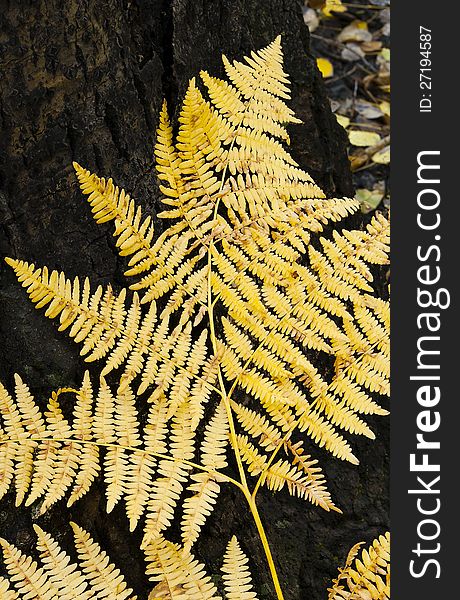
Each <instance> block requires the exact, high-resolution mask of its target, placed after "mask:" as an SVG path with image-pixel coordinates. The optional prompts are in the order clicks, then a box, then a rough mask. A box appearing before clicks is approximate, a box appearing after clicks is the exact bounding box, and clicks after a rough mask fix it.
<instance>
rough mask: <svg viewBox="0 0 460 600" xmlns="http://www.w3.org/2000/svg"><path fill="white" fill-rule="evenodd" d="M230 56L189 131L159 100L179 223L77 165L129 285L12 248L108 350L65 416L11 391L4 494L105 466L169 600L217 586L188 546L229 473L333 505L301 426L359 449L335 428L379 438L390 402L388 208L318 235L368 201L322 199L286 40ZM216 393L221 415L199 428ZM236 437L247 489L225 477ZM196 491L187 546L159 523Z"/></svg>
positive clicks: (78, 333) (195, 88)
mask: <svg viewBox="0 0 460 600" xmlns="http://www.w3.org/2000/svg"><path fill="white" fill-rule="evenodd" d="M223 61H224V67H225V71H226V74H227V79H228V80H229V81H222V80H220V79H216V78H213V77H210V76H209V75H208V74H207V73H205V72H203V73H202V74H201V81H202V83H203V84H204V88H205V89H204V91H201V90H200V89H199V85H198V82H197V81H196V80H192V81H191V82H190V85H189V87H188V89H187V91H186V94H185V99H184V102H183V106H182V108H181V110H180V112H179V123H178V127H177V134H176V133H175V131H174V130H173V127H172V125H171V122H170V119H169V116H168V112H167V108H166V104H164V105H163V108H162V110H161V114H160V119H159V126H158V131H157V141H156V145H155V160H156V169H157V174H158V177H159V179H160V190H161V193H162V195H163V198H162V200H163V203H164V204H165V210H163V212H161V213H160V214H159V215H158V216H159V217H160V218H162V219H169V221H170V222H171V225H170V226H169V227H168V228H167V229H166V230H165V231H164V233H162V234H161V235H159V236H158V237H156V239H154V230H153V225H152V219H151V217H150V216H145V215H144V212H143V210H142V209H141V208H140V207H139V206H137V205H136V204H135V202H134V201H133V200H132V199H131V198H130V196H129V195H128V194H127V193H126V192H124V191H123V190H121V189H119V188H118V187H116V186H115V185H114V183H113V182H112V180H110V179H109V180H106V179H103V178H99V177H97V176H96V175H93V174H91V173H90V172H89V171H86V170H85V169H83V168H82V167H80V166H79V165H77V164H75V169H76V171H77V176H78V179H79V181H80V185H81V188H82V191H83V193H84V194H85V195H87V196H88V201H89V204H90V206H91V208H92V212H93V215H94V217H95V219H96V221H97V222H100V223H103V222H106V221H114V224H115V233H114V235H115V237H116V245H117V247H118V249H119V251H120V254H121V255H122V256H128V257H129V259H128V261H129V262H128V268H127V271H126V275H127V276H134V277H136V280H135V282H134V283H133V284H132V285H131V289H132V290H133V291H134V293H133V295H132V299H130V300H127V298H126V290H122V291H121V292H120V293H119V294H115V293H114V292H113V291H112V289H111V288H110V287H108V288H106V289H105V290H103V289H102V287H98V288H97V289H96V291H95V292H92V291H91V289H90V286H89V283H88V281H87V280H85V282H84V283H83V284H81V283H80V281H79V280H78V278H76V279H75V280H74V281H70V280H69V279H67V278H66V277H65V275H64V274H63V273H58V272H57V271H53V272H52V273H49V272H48V270H47V269H46V267H45V268H43V269H37V268H35V266H34V265H33V264H28V263H25V262H23V261H19V260H13V259H8V263H9V264H10V265H11V266H12V267H13V269H14V270H15V272H16V275H17V276H18V279H19V280H20V281H21V283H22V284H23V286H24V287H26V288H27V291H28V293H29V296H30V297H31V299H32V301H33V302H34V303H35V304H36V305H37V308H41V307H46V313H45V314H46V315H47V316H49V317H50V318H55V317H59V319H60V329H61V330H62V329H66V328H69V329H70V336H71V337H73V338H75V340H76V341H78V342H83V349H82V354H83V355H84V356H86V360H96V359H104V360H103V363H102V369H101V378H100V384H99V389H98V391H97V393H96V392H95V393H93V391H92V388H91V383H90V381H89V378H88V377H86V379H85V380H84V382H83V385H82V387H81V389H80V390H79V391H76V392H74V393H75V395H76V405H75V409H74V413H73V417H72V419H69V420H67V419H66V418H65V416H64V414H63V412H62V410H61V408H60V405H59V393H61V392H59V393H56V394H54V395H52V397H51V399H50V401H49V403H48V407H47V411H46V413H45V414H44V415H42V414H41V412H40V411H39V409H38V407H37V406H36V404H35V402H34V401H33V398H31V396H30V394H29V392H28V390H26V389H25V388H24V386H23V385H22V384H19V383H17V391H16V399H15V400H13V399H12V398H11V397H10V396H9V395H8V393H7V392H6V390H5V389H4V388H0V406H1V411H2V424H1V427H2V429H1V430H0V432H1V436H2V437H1V439H0V468H1V469H2V470H3V471H2V472H0V494H1V493H5V492H6V491H7V490H8V489H9V487H11V486H12V485H13V482H14V485H15V487H16V502H17V503H18V504H19V503H21V502H23V501H24V500H25V501H26V502H27V503H31V502H34V501H36V500H40V501H42V506H41V510H42V511H43V510H46V509H47V508H48V507H49V506H51V504H53V503H54V502H56V501H57V500H58V499H60V498H62V497H63V496H64V495H65V494H67V492H68V491H69V490H70V495H69V499H68V503H69V505H70V504H72V503H73V502H75V501H76V500H77V499H79V498H80V497H81V496H82V495H84V494H85V493H86V492H87V491H88V489H89V488H90V486H91V484H92V482H93V480H94V479H95V477H96V475H97V474H98V472H99V469H100V468H101V467H100V465H102V467H103V478H104V482H105V484H106V494H107V510H108V511H109V512H110V511H111V510H112V509H113V507H114V506H115V505H116V504H117V503H118V502H120V500H122V501H124V502H125V504H126V513H127V516H128V519H129V524H130V529H131V530H132V529H134V528H135V527H136V525H137V523H138V522H139V520H140V519H141V517H142V516H143V515H144V513H145V526H144V537H143V549H145V550H146V552H150V553H151V554H150V556H151V558H152V560H151V562H152V564H154V565H155V566H154V567H152V569H153V570H152V574H153V575H154V577H156V581H158V583H159V585H158V586H157V588H156V591H154V597H158V598H160V597H165V598H172V597H177V598H192V599H193V598H207V597H213V596H212V594H214V591H211V590H213V588H212V587H209V588H206V585H205V586H204V587H202V584H201V583H199V582H200V580H201V571H200V569H201V567H196V565H195V563H194V562H193V558H192V557H191V555H190V548H191V547H192V545H193V543H194V542H195V541H196V539H197V537H198V535H199V532H200V529H201V527H202V526H203V524H204V522H205V519H206V518H207V516H208V515H209V514H210V512H211V511H212V509H213V506H214V503H215V501H216V498H217V495H218V493H219V489H220V483H221V482H222V481H224V480H227V481H232V482H233V483H235V482H236V484H237V486H238V487H242V488H243V489H244V490H245V492H247V493H248V494H251V493H253V494H254V496H255V493H256V492H257V490H258V488H259V486H260V485H261V484H264V485H265V486H266V487H268V488H269V489H271V490H280V489H282V488H288V490H289V492H290V493H291V494H292V495H296V496H299V497H302V498H306V499H308V500H309V501H311V502H312V503H313V504H316V505H319V506H321V507H322V508H324V509H326V510H338V509H337V508H336V507H335V505H334V503H333V502H332V500H331V497H330V494H329V492H328V491H327V489H326V486H325V480H324V477H323V474H322V472H321V470H320V468H319V467H318V466H317V462H316V460H315V459H314V458H312V456H310V454H307V453H305V452H304V449H303V445H302V439H301V434H302V433H306V434H307V435H308V437H309V438H310V439H311V440H312V441H313V442H315V443H316V444H317V445H318V446H320V447H323V448H325V449H326V450H327V451H329V452H330V453H332V454H333V455H335V456H337V457H339V458H341V459H343V460H348V461H350V462H352V463H354V464H357V462H358V460H357V458H356V457H355V456H354V454H353V451H352V448H351V446H350V443H349V442H348V440H347V439H346V438H345V437H344V436H343V435H342V433H341V430H344V431H346V432H350V433H354V434H357V435H366V436H368V437H369V438H372V437H373V436H374V434H373V433H372V431H371V430H370V428H369V427H368V425H367V424H366V423H365V421H364V418H363V415H366V414H386V411H385V410H384V409H382V408H381V407H380V406H379V405H378V403H377V401H376V399H375V395H376V394H387V393H388V390H389V335H388V326H389V310H388V303H387V302H385V301H383V300H381V299H379V298H377V297H376V292H375V290H374V287H373V273H375V268H374V267H373V266H372V265H383V264H386V262H387V255H388V230H389V223H388V221H387V219H386V218H385V217H384V216H383V215H380V214H376V215H375V216H374V217H373V219H372V220H371V222H370V224H369V225H368V226H367V228H366V229H365V230H364V231H361V230H354V231H346V230H344V229H342V230H339V229H337V228H336V229H337V230H335V231H334V233H333V234H332V236H331V235H328V236H327V237H326V236H325V235H323V237H321V238H319V235H320V234H323V233H324V230H325V226H326V225H327V226H332V225H334V224H335V223H338V222H340V221H342V220H343V219H344V218H346V217H347V216H348V215H351V214H353V213H354V212H356V210H358V208H359V206H358V203H357V201H356V200H353V199H347V198H344V199H337V198H332V199H327V198H325V195H324V193H323V191H322V190H321V189H320V188H319V187H317V186H316V184H315V183H314V181H313V180H312V178H311V177H310V175H309V174H308V173H306V172H305V171H303V170H302V169H301V168H300V166H299V165H298V164H297V163H296V161H295V160H294V159H293V158H292V156H291V155H290V153H289V152H288V150H287V149H286V147H285V145H283V143H284V142H286V141H288V140H289V136H288V133H287V129H286V124H289V123H296V122H298V120H297V119H296V118H295V116H294V114H293V112H292V110H291V109H290V108H289V107H288V106H287V105H286V103H285V100H287V99H288V98H289V80H288V77H287V75H286V74H285V73H284V71H283V57H282V50H281V43H280V39H279V38H277V39H276V40H275V41H274V42H273V43H272V44H270V45H269V46H268V47H266V48H264V49H262V50H260V51H258V52H253V53H252V54H251V56H250V57H248V58H246V59H245V62H244V63H242V62H238V61H233V62H230V61H228V60H227V59H226V58H225V57H224V59H223ZM114 371H118V373H117V374H116V378H117V382H118V387H117V389H116V391H114V390H112V388H111V387H110V386H109V385H108V383H107V379H106V378H108V376H109V374H110V378H111V379H112V378H114V377H115V375H114V373H113V372H114ZM136 380H137V384H136V387H135V382H136ZM21 386H22V387H21ZM144 393H147V394H146V400H147V408H148V414H146V415H145V417H146V420H145V425H144V426H143V427H141V419H140V415H139V409H141V411H142V406H140V405H141V403H142V400H143V399H142V398H140V399H139V401H138V396H140V395H142V394H144ZM211 399H212V400H213V402H214V406H217V410H216V411H215V412H214V416H213V417H212V418H211V419H210V421H209V422H208V423H207V425H206V424H205V425H203V427H202V428H201V427H199V424H200V421H201V420H202V419H203V418H204V416H205V412H206V413H207V412H208V411H207V410H205V409H206V405H207V403H208V402H210V401H211ZM209 413H210V414H212V411H211V410H210V411H209ZM140 414H141V415H142V416H143V417H144V415H143V412H141V413H140ZM142 421H143V419H142ZM198 431H199V434H198V436H197V432H198ZM197 439H203V441H202V443H201V444H200V445H198V444H197ZM228 439H230V440H231V444H232V446H233V450H234V452H235V455H236V459H237V466H238V471H239V475H240V482H241V485H240V482H238V481H236V480H234V479H232V478H230V477H228V476H226V475H225V473H223V470H224V469H225V468H226V459H225V449H226V444H227V443H228ZM99 449H102V452H101V454H102V457H101V458H99ZM279 453H284V454H282V455H281V454H279ZM196 456H198V458H196ZM196 461H199V462H198V463H197V462H196ZM241 461H242V462H243V463H244V465H245V466H244V465H243V464H242V462H241ZM245 468H246V469H247V470H248V471H249V473H250V474H252V475H254V476H256V477H257V478H258V480H257V484H256V488H255V489H254V491H253V492H251V490H250V489H249V487H248V484H247V483H246V476H245ZM55 474H56V477H54V475H55ZM27 492H29V496H26V495H27ZM184 492H186V494H187V497H186V500H185V501H184V515H183V518H182V526H181V534H182V542H183V544H184V547H183V548H180V547H179V546H175V545H174V544H171V543H170V542H167V541H166V540H165V538H164V537H163V535H164V532H165V530H166V529H167V528H168V527H169V526H170V525H171V523H172V521H173V519H174V517H175V514H176V509H177V506H178V504H179V501H180V499H181V497H182V495H183V493H184ZM235 551H236V550H235ZM174 569H176V570H177V572H179V573H182V574H181V575H180V576H177V577H178V579H174V577H175V575H174ZM190 578H191V579H190ZM246 591H247V590H246ZM155 594H156V596H155Z"/></svg>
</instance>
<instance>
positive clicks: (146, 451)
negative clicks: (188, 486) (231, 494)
mask: <svg viewBox="0 0 460 600" xmlns="http://www.w3.org/2000/svg"><path fill="white" fill-rule="evenodd" d="M26 441H31V442H56V443H61V444H66V445H70V444H81V445H91V446H97V447H99V448H106V449H114V450H117V449H120V450H123V451H128V452H132V453H133V454H135V453H137V454H147V455H149V456H154V457H155V458H159V459H162V460H163V459H165V460H169V461H170V462H175V463H180V464H185V465H188V466H190V467H193V468H195V469H197V470H199V471H203V472H204V473H208V474H210V475H212V476H213V477H215V478H216V479H217V480H225V481H226V482H227V483H231V484H233V485H235V486H236V487H238V488H240V489H241V487H242V486H241V483H240V482H239V481H237V480H236V479H233V478H232V477H230V476H228V475H226V474H224V473H222V472H221V471H216V470H215V469H212V468H211V467H206V466H204V465H200V464H198V463H196V462H193V461H190V460H187V459H177V458H175V457H173V456H171V455H169V454H163V453H161V452H154V451H152V450H149V449H148V448H144V449H142V448H138V447H136V446H127V445H124V444H118V443H116V442H96V441H95V440H84V439H80V438H78V437H68V438H58V437H48V436H30V437H27V439H26ZM0 442H2V443H4V442H6V443H8V442H10V443H13V444H18V443H23V442H24V440H21V439H20V438H19V436H18V439H14V438H11V437H8V436H6V435H4V436H2V437H0Z"/></svg>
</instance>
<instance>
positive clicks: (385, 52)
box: [380, 48, 390, 61]
mask: <svg viewBox="0 0 460 600" xmlns="http://www.w3.org/2000/svg"><path fill="white" fill-rule="evenodd" d="M380 56H381V57H382V58H383V60H386V61H389V60H390V49H389V48H382V49H381V50H380Z"/></svg>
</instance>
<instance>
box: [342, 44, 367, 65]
mask: <svg viewBox="0 0 460 600" xmlns="http://www.w3.org/2000/svg"><path fill="white" fill-rule="evenodd" d="M340 56H341V57H342V58H343V60H346V61H348V62H356V61H357V60H359V59H360V58H364V57H365V56H366V55H365V54H364V52H363V50H362V49H361V46H360V45H359V44H355V43H353V42H350V43H348V44H347V45H346V46H345V48H343V50H342V52H341V53H340Z"/></svg>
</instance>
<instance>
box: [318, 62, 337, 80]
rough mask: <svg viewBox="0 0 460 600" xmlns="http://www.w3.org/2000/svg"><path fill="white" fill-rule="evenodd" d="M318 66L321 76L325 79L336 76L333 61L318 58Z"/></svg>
mask: <svg viewBox="0 0 460 600" xmlns="http://www.w3.org/2000/svg"><path fill="white" fill-rule="evenodd" d="M316 64H317V65H318V69H319V70H320V71H321V75H322V76H323V77H324V79H327V78H328V77H332V76H333V75H334V67H333V65H332V63H331V61H330V60H328V59H327V58H317V59H316Z"/></svg>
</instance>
